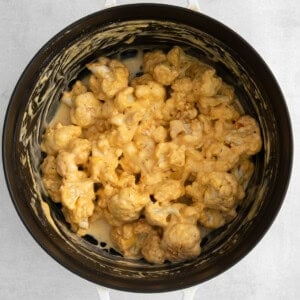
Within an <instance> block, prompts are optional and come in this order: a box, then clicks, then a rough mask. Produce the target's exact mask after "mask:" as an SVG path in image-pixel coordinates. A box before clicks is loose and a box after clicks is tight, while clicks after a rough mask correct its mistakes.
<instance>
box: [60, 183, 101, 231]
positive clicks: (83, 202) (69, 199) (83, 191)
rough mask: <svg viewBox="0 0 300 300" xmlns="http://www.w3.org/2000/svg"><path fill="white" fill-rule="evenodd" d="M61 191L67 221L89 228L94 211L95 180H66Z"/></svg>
mask: <svg viewBox="0 0 300 300" xmlns="http://www.w3.org/2000/svg"><path fill="white" fill-rule="evenodd" d="M60 191H61V202H62V204H63V206H64V207H63V213H64V216H65V218H66V220H67V222H69V223H71V224H73V225H75V226H76V225H77V226H79V227H80V228H83V229H87V228H88V226H89V223H88V218H89V217H90V216H91V215H92V214H93V211H94V200H95V193H94V182H93V181H92V180H90V179H81V180H80V181H69V180H64V181H63V184H62V186H61V187H60Z"/></svg>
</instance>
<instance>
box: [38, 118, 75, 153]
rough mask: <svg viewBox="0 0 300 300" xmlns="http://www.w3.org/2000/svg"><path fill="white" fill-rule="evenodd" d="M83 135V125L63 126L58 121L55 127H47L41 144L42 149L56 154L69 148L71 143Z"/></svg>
mask: <svg viewBox="0 0 300 300" xmlns="http://www.w3.org/2000/svg"><path fill="white" fill-rule="evenodd" d="M80 135H81V127H79V126H74V125H67V126H63V125H61V123H57V124H56V125H55V126H54V127H49V128H47V129H46V132H45V134H44V139H43V142H42V144H41V148H42V151H44V152H46V153H47V154H49V155H55V154H56V153H57V152H58V151H59V150H63V149H65V148H67V146H68V145H69V143H70V142H71V141H72V140H73V139H76V138H78V137H79V136H80Z"/></svg>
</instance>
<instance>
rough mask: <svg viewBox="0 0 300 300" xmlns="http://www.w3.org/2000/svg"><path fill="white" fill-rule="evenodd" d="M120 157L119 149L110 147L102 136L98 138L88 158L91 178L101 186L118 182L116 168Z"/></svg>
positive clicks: (120, 151)
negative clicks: (100, 183) (101, 184)
mask: <svg viewBox="0 0 300 300" xmlns="http://www.w3.org/2000/svg"><path fill="white" fill-rule="evenodd" d="M121 155H122V150H121V149H119V148H115V147H111V146H110V144H109V142H108V139H107V138H106V137H105V136H104V135H102V136H99V140H98V141H97V142H94V143H93V145H92V156H91V157H90V158H89V171H90V176H91V178H92V179H93V180H95V181H99V182H102V183H103V184H104V183H106V184H107V183H112V184H116V183H117V182H118V176H117V174H116V168H117V166H118V164H119V157H120V156H121Z"/></svg>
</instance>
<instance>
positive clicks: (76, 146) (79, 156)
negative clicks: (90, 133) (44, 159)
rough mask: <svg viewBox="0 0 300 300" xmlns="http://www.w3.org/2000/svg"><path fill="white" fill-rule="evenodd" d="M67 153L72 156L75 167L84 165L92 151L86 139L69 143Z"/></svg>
mask: <svg viewBox="0 0 300 300" xmlns="http://www.w3.org/2000/svg"><path fill="white" fill-rule="evenodd" d="M68 151H70V152H72V153H73V154H74V159H75V163H76V164H77V165H80V164H86V163H87V161H88V158H89V156H90V154H91V151H92V144H91V142H90V141H89V140H88V139H80V138H78V139H74V140H72V141H71V142H70V143H69V145H68Z"/></svg>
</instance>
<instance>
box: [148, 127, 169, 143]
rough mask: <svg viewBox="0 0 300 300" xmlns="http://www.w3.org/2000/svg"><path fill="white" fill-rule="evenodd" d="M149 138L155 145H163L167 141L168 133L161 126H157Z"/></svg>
mask: <svg viewBox="0 0 300 300" xmlns="http://www.w3.org/2000/svg"><path fill="white" fill-rule="evenodd" d="M151 136H152V138H153V139H154V141H155V142H156V143H163V142H165V141H166V139H167V136H168V131H167V129H166V128H164V127H163V126H158V127H156V128H155V129H154V130H153V131H152V133H151Z"/></svg>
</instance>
